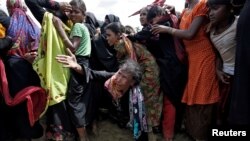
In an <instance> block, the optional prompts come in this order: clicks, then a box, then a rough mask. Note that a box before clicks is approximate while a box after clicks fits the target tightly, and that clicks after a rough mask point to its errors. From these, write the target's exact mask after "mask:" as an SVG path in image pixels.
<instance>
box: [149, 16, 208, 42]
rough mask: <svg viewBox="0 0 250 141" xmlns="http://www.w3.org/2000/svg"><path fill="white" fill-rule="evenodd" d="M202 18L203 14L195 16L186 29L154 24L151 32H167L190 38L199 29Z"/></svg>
mask: <svg viewBox="0 0 250 141" xmlns="http://www.w3.org/2000/svg"><path fill="white" fill-rule="evenodd" d="M204 20H205V17H204V16H199V17H196V18H195V19H194V20H193V22H192V23H191V25H190V27H189V28H188V29H186V30H180V29H175V28H172V27H168V26H163V25H154V26H153V28H152V30H151V31H152V33H153V34H159V33H168V34H171V35H173V36H176V37H178V38H181V39H186V40H191V39H193V38H194V36H195V35H196V33H197V32H198V31H199V29H200V27H201V25H202V23H203V22H204Z"/></svg>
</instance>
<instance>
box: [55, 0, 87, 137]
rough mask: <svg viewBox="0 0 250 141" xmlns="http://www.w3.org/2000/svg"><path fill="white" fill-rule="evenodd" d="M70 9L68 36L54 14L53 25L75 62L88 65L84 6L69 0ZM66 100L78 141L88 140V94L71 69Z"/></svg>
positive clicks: (77, 74) (79, 78)
mask: <svg viewBox="0 0 250 141" xmlns="http://www.w3.org/2000/svg"><path fill="white" fill-rule="evenodd" d="M70 5H71V6H72V11H71V12H70V14H69V18H70V20H71V21H72V22H73V24H74V25H73V27H72V29H71V32H70V38H68V36H67V34H66V32H65V31H64V28H63V24H62V21H61V20H59V19H58V18H57V17H55V16H54V18H53V22H54V25H55V27H56V29H57V31H58V33H59V35H60V36H61V38H62V39H63V42H64V45H65V46H66V48H69V49H70V50H71V51H72V52H74V54H75V55H76V59H77V63H78V64H80V65H84V66H89V57H90V53H91V41H90V35H89V32H88V29H87V27H86V26H85V25H84V24H83V22H84V19H85V12H86V6H85V3H84V2H83V1H82V0H72V1H71V2H70ZM68 88H69V90H68V95H67V101H68V104H69V107H70V108H69V114H70V116H71V120H72V122H73V124H74V126H75V127H76V129H77V132H78V135H79V138H80V141H88V137H87V132H86V129H85V127H86V126H87V124H88V123H89V121H88V119H87V117H86V112H87V107H88V106H89V105H88V102H89V100H87V99H89V95H88V94H86V88H87V82H86V81H85V80H84V79H83V78H82V77H81V75H80V74H79V73H77V72H76V71H74V70H71V78H70V81H69V85H68Z"/></svg>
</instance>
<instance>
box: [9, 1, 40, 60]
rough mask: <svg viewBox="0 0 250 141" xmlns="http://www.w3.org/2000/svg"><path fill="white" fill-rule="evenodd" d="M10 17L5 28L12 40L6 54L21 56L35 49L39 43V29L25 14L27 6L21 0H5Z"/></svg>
mask: <svg viewBox="0 0 250 141" xmlns="http://www.w3.org/2000/svg"><path fill="white" fill-rule="evenodd" d="M7 7H8V9H9V12H10V15H11V19H10V25H9V28H8V30H7V33H8V36H10V37H11V38H12V40H13V46H12V47H11V49H10V50H9V52H8V55H14V56H18V57H23V56H24V55H25V54H26V53H28V52H31V51H36V50H37V48H38V44H39V38H40V29H39V27H38V26H37V25H36V24H35V22H34V21H33V20H32V19H31V17H30V16H28V15H27V13H26V11H27V8H26V6H25V4H24V1H22V0H7Z"/></svg>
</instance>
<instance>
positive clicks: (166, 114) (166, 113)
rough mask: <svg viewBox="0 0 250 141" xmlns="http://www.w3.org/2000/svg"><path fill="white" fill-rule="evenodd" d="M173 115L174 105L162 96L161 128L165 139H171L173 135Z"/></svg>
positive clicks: (174, 111) (174, 112) (174, 113)
mask: <svg viewBox="0 0 250 141" xmlns="http://www.w3.org/2000/svg"><path fill="white" fill-rule="evenodd" d="M175 115H176V109H175V107H174V105H173V104H172V103H171V102H170V100H169V99H168V98H167V96H164V102H163V120H162V129H163V136H164V138H165V139H173V137H174V126H175Z"/></svg>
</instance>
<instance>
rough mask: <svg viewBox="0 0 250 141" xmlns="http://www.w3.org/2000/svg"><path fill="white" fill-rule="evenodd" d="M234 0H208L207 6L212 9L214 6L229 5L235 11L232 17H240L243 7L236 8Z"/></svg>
mask: <svg viewBox="0 0 250 141" xmlns="http://www.w3.org/2000/svg"><path fill="white" fill-rule="evenodd" d="M233 2H234V1H232V0H208V1H207V5H208V6H209V7H210V6H212V5H227V6H228V7H229V8H230V9H231V10H233V12H232V15H239V14H240V11H241V8H242V7H241V6H240V5H239V6H235V5H234V4H233Z"/></svg>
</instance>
